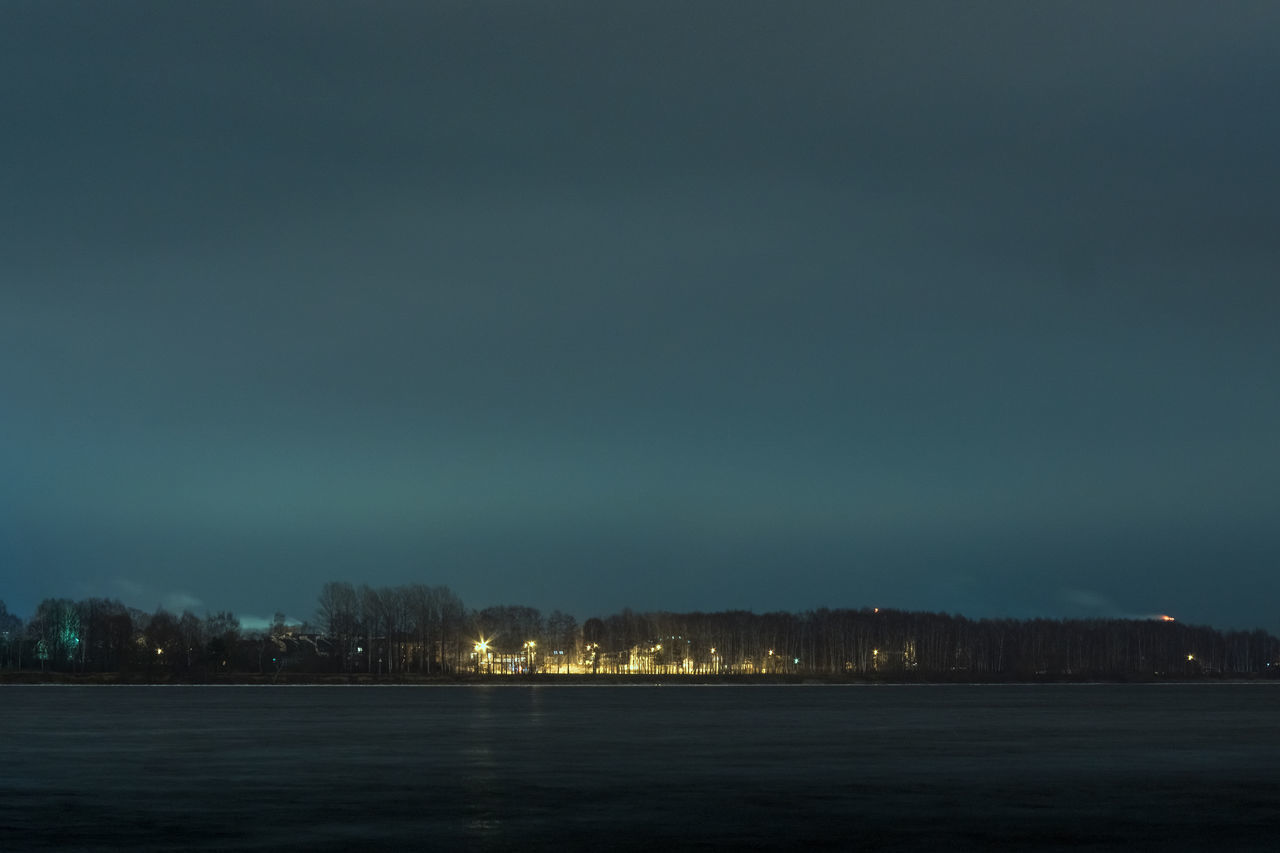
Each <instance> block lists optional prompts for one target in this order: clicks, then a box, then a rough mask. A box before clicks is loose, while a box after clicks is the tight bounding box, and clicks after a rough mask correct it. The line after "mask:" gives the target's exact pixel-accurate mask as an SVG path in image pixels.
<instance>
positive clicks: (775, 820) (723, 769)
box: [0, 684, 1280, 850]
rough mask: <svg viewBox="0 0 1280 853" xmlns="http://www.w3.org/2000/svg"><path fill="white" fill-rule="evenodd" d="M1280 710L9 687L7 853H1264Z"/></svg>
mask: <svg viewBox="0 0 1280 853" xmlns="http://www.w3.org/2000/svg"><path fill="white" fill-rule="evenodd" d="M1277 700H1280V685H1277V684H1259V685H1175V686H1166V685H1143V686H1118V685H1084V686H1079V685H1076V686H1071V685H1055V686H1034V687H1031V686H1006V687H997V686H981V687H969V686H936V687H919V686H917V687H874V688H848V687H717V688H714V689H698V688H682V687H673V686H664V687H662V688H660V689H659V688H654V687H573V688H568V687H554V686H546V687H541V686H539V687H524V686H501V687H499V686H486V687H405V688H368V687H309V688H298V687H266V688H263V687H245V688H240V687H234V688H233V687H222V688H199V687H169V688H165V689H163V690H156V689H151V688H101V687H88V688H78V687H60V688H43V687H5V688H0V743H3V744H5V751H4V755H3V760H0V831H2V832H3V839H4V840H3V842H0V846H3V848H4V849H6V850H8V849H13V850H23V849H39V848H44V849H57V848H64V849H120V850H124V849H137V850H160V849H172V848H174V847H184V848H189V849H210V850H223V849H227V850H235V849H244V850H247V849H265V848H267V847H274V848H282V849H308V850H341V849H351V848H353V847H356V848H359V847H371V846H381V847H386V848H388V849H403V848H409V849H442V848H446V847H448V848H454V847H461V848H464V849H479V850H484V849H512V850H515V849H537V848H548V849H549V848H551V847H556V848H570V849H571V848H577V847H585V846H604V847H607V848H610V849H641V848H650V847H653V846H655V845H665V846H670V847H676V848H683V847H688V846H702V847H723V848H732V847H740V846H744V845H745V846H753V847H757V848H779V849H781V848H790V847H795V846H797V845H801V844H803V845H806V846H816V847H826V848H828V849H852V848H857V847H868V848H874V849H917V848H933V849H936V848H941V847H946V848H949V849H988V848H990V847H992V846H1007V847H1009V848H1010V849H1014V848H1023V847H1035V848H1038V849H1064V850H1065V849H1081V848H1083V849H1124V848H1129V847H1147V848H1150V849H1155V847H1157V846H1159V847H1160V848H1161V849H1165V850H1167V849H1171V848H1172V849H1237V850H1238V849H1259V850H1261V849H1270V848H1271V843H1270V842H1271V838H1272V835H1273V833H1274V832H1275V831H1277V830H1280V773H1278V772H1277V769H1276V768H1277V767H1280V721H1278V720H1277V717H1276V714H1275V709H1276V707H1277Z"/></svg>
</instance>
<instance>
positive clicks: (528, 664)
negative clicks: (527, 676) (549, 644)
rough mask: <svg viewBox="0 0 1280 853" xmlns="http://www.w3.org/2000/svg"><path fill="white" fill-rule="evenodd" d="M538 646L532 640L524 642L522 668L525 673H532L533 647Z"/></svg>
mask: <svg viewBox="0 0 1280 853" xmlns="http://www.w3.org/2000/svg"><path fill="white" fill-rule="evenodd" d="M536 645H538V644H537V643H535V642H534V641H533V640H525V641H524V668H525V671H526V672H532V671H533V647H534V646H536Z"/></svg>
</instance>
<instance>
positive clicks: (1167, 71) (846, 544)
mask: <svg viewBox="0 0 1280 853" xmlns="http://www.w3.org/2000/svg"><path fill="white" fill-rule="evenodd" d="M1277 45H1280V5H1278V4H1275V3H1272V2H1258V3H1250V2H1233V3H1209V2H1205V3H1194V4H1192V3H1183V2H1152V3H1136V2H1134V3H1085V4H1077V3H1059V4H1048V3H1023V2H1005V3H953V2H944V3H924V2H903V3H898V2H894V3H845V2H840V3H826V2H804V3H796V2H778V3H757V2H746V0H734V2H724V3H719V2H717V3H709V2H708V3H699V2H683V1H682V2H670V3H668V2H651V1H650V0H646V2H635V3H598V2H582V3H563V2H516V0H495V1H494V2H430V3H418V2H405V3H354V2H353V3H346V4H337V3H320V2H281V3H271V4H236V3H197V2H182V3H174V2H160V3H155V4H143V3H133V2H113V3H83V4H81V3H69V2H47V0H37V2H17V0H9V2H5V3H4V4H3V5H0V116H3V129H2V130H0V598H3V599H4V600H6V601H7V602H8V604H9V607H10V609H11V610H14V611H17V612H18V613H19V614H20V615H24V616H26V615H29V614H30V612H31V611H32V610H33V609H34V607H35V605H36V603H37V602H38V601H39V599H40V598H42V597H44V596H55V595H63V596H69V597H73V598H80V597H85V596H89V595H106V596H111V597H119V598H121V599H123V600H124V601H125V602H126V603H129V604H131V605H135V606H138V607H142V608H144V609H152V608H154V607H156V606H157V605H160V604H164V605H166V606H169V607H173V608H179V609H180V608H181V607H183V606H190V607H192V608H193V609H195V610H196V611H197V612H198V613H203V612H204V610H205V609H212V610H216V609H224V608H225V609H232V610H234V611H235V612H236V613H238V614H243V615H244V616H246V617H260V616H264V615H269V614H270V613H271V612H272V611H274V610H283V611H285V612H286V613H287V614H289V615H290V616H293V617H295V618H304V617H309V616H311V615H312V614H313V613H314V610H315V598H316V594H317V593H318V591H319V589H320V586H321V585H322V584H323V583H324V582H325V581H328V580H348V581H351V582H354V583H370V584H375V585H382V584H398V583H407V582H416V581H422V582H427V583H433V584H437V583H443V584H447V585H449V586H450V587H452V588H453V589H454V590H455V591H457V592H458V593H459V594H460V595H461V596H462V597H463V599H464V600H465V601H466V602H467V604H469V605H471V606H476V607H480V606H485V605H488V604H496V603H518V604H530V605H533V606H537V607H540V608H543V609H544V610H550V609H552V608H554V607H561V608H563V609H566V610H569V611H571V612H574V613H575V614H577V615H578V616H579V617H580V618H585V617H588V616H591V615H602V614H605V613H608V612H612V611H614V610H616V609H619V608H621V607H623V606H631V607H634V608H636V609H642V610H644V609H672V610H686V609H704V610H706V609H722V608H751V609H755V610H769V609H804V608H810V607H818V606H833V607H835V606H850V607H860V606H871V605H878V606H894V607H903V608H910V609H929V610H944V611H948V612H961V613H964V614H967V615H971V616H1000V615H1011V616H1020V617H1022V616H1048V617H1060V616H1090V615H1099V616H1112V615H1143V614H1149V613H1156V612H1168V613H1172V614H1174V615H1176V616H1177V617H1178V618H1179V619H1182V620H1185V621H1192V622H1197V623H1208V624H1213V625H1216V626H1218V627H1256V626H1261V627H1265V628H1268V629H1270V630H1273V631H1276V630H1280V615H1278V611H1277V609H1276V605H1277V602H1278V601H1280V571H1278V569H1280V565H1278V562H1280V524H1277V518H1278V516H1280V486H1278V485H1277V484H1278V483H1280V394H1278V393H1277V392H1278V388H1277V384H1278V383H1277V380H1278V379H1280V333H1278V329H1280V285H1277V282H1278V281H1280V212H1278V211H1277V199H1278V198H1280V157H1278V156H1277V152H1280V50H1277Z"/></svg>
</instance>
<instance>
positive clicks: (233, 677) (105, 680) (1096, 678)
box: [0, 670, 1277, 686]
mask: <svg viewBox="0 0 1280 853" xmlns="http://www.w3.org/2000/svg"><path fill="white" fill-rule="evenodd" d="M1276 680H1277V679H1276V678H1267V677H1262V676H1254V677H1249V676H1238V675H1237V676H1231V677H1214V676H1212V675H1208V676H1206V675H1204V674H1197V675H1194V676H1191V675H1188V676H1179V675H1170V674H1165V673H1161V674H1159V675H1156V674H1152V675H1149V676H1147V675H1141V674H1137V673H1121V674H1105V673H1058V674H1048V673H1043V674H1037V675H1034V676H1026V677H1016V676H1009V675H1006V676H988V677H979V676H977V675H974V674H972V673H964V672H956V673H945V674H939V673H931V674H921V675H904V674H901V673H898V674H895V675H881V674H875V675H858V676H846V677H836V676H819V675H635V674H626V675H620V674H607V675H606V674H601V675H569V674H555V673H543V674H539V675H522V676H512V675H459V676H420V675H394V676H392V675H382V676H378V675H368V674H364V673H351V674H337V673H300V672H280V673H231V674H226V673H224V674H217V675H207V676H203V677H201V676H186V677H180V676H175V675H171V674H165V675H160V674H156V673H146V672H106V673H67V672H43V673H42V672H34V671H30V670H21V671H8V672H0V686H3V685H16V684H65V685H202V684H209V685H271V684H276V685H315V686H322V685H332V686H360V685H366V686H388V685H404V686H427V685H504V686H516V685H525V686H530V685H544V686H590V685H597V686H600V685H659V684H668V685H770V684H773V685H788V684H793V685H795V684H798V685H824V684H826V685H840V684H863V685H875V684H1088V683H1110V684H1147V683H1149V684H1158V683H1159V684H1164V683H1170V684H1174V683H1176V684H1189V683H1226V682H1230V683H1247V682H1274V681H1276Z"/></svg>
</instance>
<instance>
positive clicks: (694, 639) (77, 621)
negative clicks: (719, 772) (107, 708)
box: [0, 581, 1280, 681]
mask: <svg viewBox="0 0 1280 853" xmlns="http://www.w3.org/2000/svg"><path fill="white" fill-rule="evenodd" d="M5 672H7V673H10V674H12V673H31V672H36V673H46V674H58V673H64V674H69V675H76V674H79V675H84V676H89V675H91V674H95V673H99V674H116V675H118V676H121V677H124V678H127V679H132V680H147V681H169V680H177V681H216V680H235V678H236V677H237V676H245V677H270V678H273V679H278V678H279V677H281V676H284V677H286V678H287V679H289V680H299V679H302V680H305V679H307V678H309V677H315V678H316V679H321V678H325V679H330V678H333V677H340V676H346V677H347V678H348V679H350V680H372V679H385V680H414V679H452V680H460V679H478V678H479V679H483V678H499V677H512V676H523V677H547V678H552V677H555V676H563V677H568V676H580V677H584V678H591V677H597V678H599V677H606V676H609V677H615V678H616V677H626V676H633V677H637V678H649V677H654V676H661V677H671V678H680V677H698V678H713V679H714V678H746V679H766V678H767V679H775V680H803V679H806V678H816V679H825V680H844V679H848V680H961V681H963V680H971V681H1014V680H1046V679H1049V680H1052V679H1123V680H1150V679H1179V678H1222V677H1237V678H1238V677H1249V678H1257V677H1275V676H1276V674H1277V673H1278V672H1280V640H1278V639H1277V638H1276V637H1274V636H1272V635H1271V634H1268V633H1267V632H1265V631H1262V630H1255V631H1220V630H1217V629H1214V628H1211V627H1205V626H1194V625H1186V624H1183V623H1181V622H1176V621H1174V620H1172V619H1170V618H1169V617H1163V618H1157V619H1088V620H1080V619H1065V620H1059V619H1024V620H1019V619H968V618H965V617H963V616H959V615H950V614H946V613H927V612H914V611H904V610H891V609H882V608H861V609H827V608H821V609H817V610H808V611H804V612H800V613H786V612H775V613H752V612H747V611H736V610H735V611H720V612H711V613H702V612H694V613H673V612H665V611H658V612H647V613H639V612H635V611H632V610H630V609H624V610H622V611H621V612H618V613H613V614H611V615H608V616H595V617H592V618H589V619H586V620H585V621H583V622H581V623H579V622H578V620H577V619H576V618H575V617H574V616H573V615H570V614H567V613H564V612H562V611H559V610H555V611H552V612H551V613H550V614H546V615H544V614H543V613H541V612H540V611H539V610H538V609H536V608H532V607H525V606H518V605H505V606H496V607H486V608H483V609H479V610H474V609H469V608H467V607H466V606H465V605H464V604H463V602H462V600H461V599H460V598H459V597H458V596H457V595H456V594H455V593H453V592H452V591H451V590H450V589H449V588H448V587H445V586H428V585H423V584H412V585H407V586H395V587H371V586H367V585H361V586H356V585H353V584H350V583H344V582H336V581H335V582H331V583H327V584H325V585H324V587H323V588H322V589H321V591H320V594H319V597H318V600H317V605H316V612H315V615H314V619H313V620H311V621H307V622H302V623H298V622H291V621H290V620H288V619H286V617H285V616H284V614H283V613H277V614H276V615H275V618H274V619H273V620H272V622H271V624H270V625H268V626H266V627H263V628H255V629H248V628H245V627H242V626H241V624H240V621H239V620H238V619H237V618H236V617H235V616H234V615H233V614H231V613H227V612H219V613H206V614H204V615H203V616H201V615H197V614H195V613H192V612H191V611H189V610H188V611H184V612H182V613H181V614H174V613H171V612H169V611H167V610H164V609H163V608H161V609H157V610H156V611H155V612H152V613H148V612H145V611H141V610H137V609H135V608H131V607H127V606H125V605H124V604H122V603H121V602H119V601H116V600H112V599H102V598H89V599H84V600H80V601H73V600H71V599H66V598H56V599H55V598H50V599H45V600H44V601H42V602H40V604H39V605H38V606H37V607H36V610H35V612H34V613H33V614H32V615H31V616H30V618H28V619H26V620H23V619H22V618H20V617H18V616H17V615H15V614H12V613H10V612H9V611H8V609H7V608H6V607H5V605H4V602H3V601H0V673H5Z"/></svg>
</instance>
